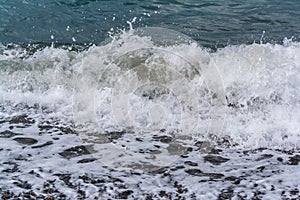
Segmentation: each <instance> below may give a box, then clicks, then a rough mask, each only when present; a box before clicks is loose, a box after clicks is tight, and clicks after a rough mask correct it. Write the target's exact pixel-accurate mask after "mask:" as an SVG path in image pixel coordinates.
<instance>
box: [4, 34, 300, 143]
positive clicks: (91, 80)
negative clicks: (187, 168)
mask: <svg viewBox="0 0 300 200" xmlns="http://www.w3.org/2000/svg"><path fill="white" fill-rule="evenodd" d="M141 49H148V50H149V49H150V50H151V51H153V52H155V54H157V57H158V58H159V57H164V56H165V59H169V61H170V62H169V63H167V64H168V66H167V67H168V69H171V67H172V66H171V61H173V62H174V63H173V64H174V66H175V65H176V64H178V63H179V65H181V64H183V65H189V66H192V68H193V67H194V68H195V69H197V70H198V71H199V75H198V79H197V78H195V77H194V76H196V74H197V73H196V71H197V70H196V71H195V72H194V73H195V74H192V75H189V77H188V78H187V79H186V78H183V77H181V79H180V77H179V80H181V81H183V80H188V81H186V82H183V84H182V85H183V86H184V87H189V88H196V89H198V90H197V91H196V92H195V93H194V94H195V96H193V97H192V96H191V94H188V93H187V94H186V99H181V100H182V101H181V103H180V102H179V103H178V98H177V97H178V95H177V96H176V95H175V96H174V97H172V98H171V99H170V98H169V100H166V98H167V96H163V95H162V96H159V97H156V98H157V100H159V101H158V102H153V101H152V104H151V102H150V104H149V105H148V107H147V106H146V107H145V106H144V105H145V103H147V101H148V100H145V99H143V98H142V99H141V98H140V97H141V94H140V95H137V96H134V95H132V94H133V93H131V94H130V95H131V96H130V98H131V100H130V101H131V103H132V107H130V109H131V117H132V118H134V119H136V120H137V122H136V123H137V124H138V125H136V124H135V125H133V130H135V128H137V127H139V129H137V130H140V128H141V127H142V128H143V127H146V126H148V127H149V121H147V120H149V119H151V117H150V118H149V116H148V114H149V109H150V115H151V116H152V118H153V122H155V123H156V124H157V126H158V127H160V128H161V127H162V126H163V125H162V124H169V126H168V127H169V128H170V130H174V126H171V125H174V124H176V123H177V122H178V120H179V122H178V123H180V122H181V123H182V119H181V118H180V117H182V112H183V109H182V107H180V106H182V105H184V106H186V107H188V106H190V104H192V103H193V102H192V103H191V101H190V100H191V99H190V98H195V101H197V102H198V105H201V106H198V108H197V109H194V110H193V109H192V108H191V110H192V111H191V112H190V114H192V115H187V116H197V117H198V118H199V119H197V120H199V121H197V124H198V129H197V131H196V132H197V134H198V135H200V136H203V135H205V134H208V130H209V129H211V127H210V126H214V124H213V122H212V121H213V120H214V118H213V117H212V110H213V108H214V106H221V107H222V108H224V107H225V108H226V109H223V110H222V112H224V111H226V113H225V114H226V117H225V122H224V127H222V129H218V130H217V131H218V132H214V134H219V135H221V136H225V135H228V136H230V137H231V138H232V142H234V143H237V144H239V145H241V146H245V147H251V148H253V147H261V146H267V147H285V148H294V147H299V144H300V132H299V126H298V125H299V121H300V111H299V100H300V93H299V89H300V88H299V80H300V77H299V76H300V73H299V72H300V44H299V43H297V42H291V41H289V42H287V41H285V42H284V45H279V44H276V45H273V44H251V45H238V46H228V47H225V48H223V49H219V50H217V51H216V52H213V53H212V52H208V51H206V50H205V49H203V48H201V47H200V46H199V45H197V44H196V43H193V42H191V43H185V44H175V45H174V46H157V45H156V44H155V43H153V41H152V40H151V38H150V37H146V36H143V37H142V36H138V35H135V34H132V33H123V34H121V35H120V37H118V38H115V39H113V40H112V41H111V42H109V43H107V44H104V45H99V46H92V47H90V48H89V49H88V50H85V51H80V52H73V51H68V50H63V49H60V48H53V47H47V48H44V49H42V50H38V51H36V52H35V53H34V54H33V55H30V54H29V53H27V52H26V51H25V50H24V49H21V48H18V49H6V48H5V47H1V48H0V52H1V54H0V101H1V107H3V108H2V109H1V112H2V113H1V114H2V115H5V114H7V113H11V114H13V115H15V114H16V112H20V113H22V112H24V110H22V109H19V110H18V109H17V106H16V105H17V104H25V105H28V106H34V105H38V107H39V109H37V111H36V112H38V113H39V114H40V115H44V117H45V118H47V117H49V116H51V117H55V116H56V117H59V118H63V119H65V120H66V121H68V122H69V123H73V122H74V119H75V122H76V120H77V122H78V121H79V122H80V123H81V122H87V121H88V122H92V123H96V125H97V126H96V129H99V130H98V131H109V130H116V129H120V128H124V127H122V126H121V127H120V123H119V122H118V119H116V118H115V117H114V113H113V112H114V111H113V108H112V106H111V102H112V93H113V89H114V86H115V84H116V83H119V82H118V81H120V78H121V77H123V78H124V77H125V75H126V76H127V75H129V76H134V74H136V72H134V70H133V71H132V70H129V71H128V70H127V71H126V70H124V69H121V68H120V67H119V66H118V65H117V64H116V61H117V60H118V59H120V58H122V56H123V58H124V55H126V54H127V55H128V53H129V52H134V51H136V52H138V51H142V50H141ZM153 52H152V53H153ZM163 54H165V55H163ZM122 62H125V64H126V62H127V61H126V60H125V61H124V60H123V61H122ZM128 62H129V60H128ZM134 62H136V61H134ZM155 62H157V60H155ZM180 62H182V63H180ZM145 63H146V62H145ZM127 64H128V63H127ZM148 64H149V66H150V65H153V62H152V63H148ZM179 65H178V66H179ZM192 68H187V69H188V70H190V71H187V72H189V73H190V72H192ZM176 71H178V69H176ZM126 73H127V74H126ZM128 73H132V74H128ZM217 73H218V74H217ZM157 75H158V74H156V76H157ZM196 77H197V76H196ZM199 77H200V78H199ZM216 79H218V80H216ZM220 82H221V83H222V86H223V88H219V87H220V84H215V83H220ZM173 83H175V82H170V84H169V85H168V84H167V85H168V87H171V85H172V84H173ZM91 86H92V87H91ZM175 86H176V85H173V86H172V87H175ZM118 87H121V89H126V88H127V87H128V85H124V87H123V88H122V85H120V84H119V85H118ZM176 87H178V85H177V86H176ZM136 89H137V88H136ZM185 91H186V90H185ZM220 91H223V92H220ZM137 93H138V92H137ZM137 93H136V94H137ZM221 95H223V97H220V96H221ZM216 96H217V97H216ZM175 97H176V98H177V100H176V98H175ZM159 98H160V99H159ZM215 98H224V99H225V98H226V102H225V101H221V104H222V105H217V101H216V102H215V103H214V101H215V100H214V99H215ZM162 101H165V102H164V103H162ZM166 101H167V104H166ZM182 102H185V103H182ZM186 102H188V103H186ZM148 103H149V101H148ZM176 103H177V104H176ZM139 104H141V105H139ZM133 105H134V106H133ZM149 106H150V107H149ZM176 106H177V107H176ZM178 106H179V107H178ZM41 108H43V109H41ZM152 108H153V109H152ZM172 108H174V109H173V110H172ZM205 108H206V109H205ZM151 109H152V110H151ZM45 110H47V112H45ZM161 110H164V112H163V113H161V112H160V111H161ZM8 111H9V112H8ZM26 112H29V111H26ZM180 112H181V113H180ZM176 113H177V114H176ZM178 113H179V115H178ZM215 113H217V111H216V112H215ZM215 113H213V114H215ZM29 114H30V113H29ZM219 114H220V113H219ZM221 115H222V116H225V115H224V113H221ZM143 116H144V119H143ZM178 116H179V118H178ZM78 117H79V118H80V119H78ZM147 117H148V118H147ZM154 118H161V119H167V120H166V123H160V120H156V119H154ZM94 119H96V121H95V120H94ZM155 120H156V121H155ZM176 120H177V121H176ZM180 120H181V121H180ZM186 120H187V121H188V120H189V119H186ZM190 121H191V122H192V123H194V122H193V119H192V118H190ZM185 123H186V122H185ZM222 125H223V124H222ZM94 128H95V127H94ZM131 128H132V126H131ZM172 128H173V129H172ZM175 128H176V127H175ZM177 128H178V127H177Z"/></svg>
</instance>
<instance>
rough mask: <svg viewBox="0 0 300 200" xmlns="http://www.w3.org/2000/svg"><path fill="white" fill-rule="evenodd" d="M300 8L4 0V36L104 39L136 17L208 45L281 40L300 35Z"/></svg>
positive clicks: (258, 3) (0, 32) (176, 0)
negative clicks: (109, 33)
mask: <svg viewBox="0 0 300 200" xmlns="http://www.w3.org/2000/svg"><path fill="white" fill-rule="evenodd" d="M299 11H300V4H299V2H298V1H297V0H288V1H279V0H274V1H273V0H254V1H240V0H229V1H225V0H216V1H212V0H204V1H195V0H154V1H138V0H133V1H124V0H120V1H108V0H68V1H59V0H49V1H44V0H43V1H34V0H16V1H9V0H1V2H0V42H1V43H18V44H28V43H51V42H52V41H53V42H56V43H67V44H71V43H76V44H84V43H86V44H89V43H93V44H98V43H100V42H101V41H103V40H104V39H105V38H107V36H108V32H118V31H119V30H120V29H128V28H129V27H128V24H127V23H126V22H127V21H131V20H132V19H133V18H134V17H136V18H137V20H136V22H135V23H134V25H133V26H134V27H144V26H152V27H163V28H168V29H172V30H176V31H179V32H182V33H184V34H187V35H189V36H191V37H192V38H193V39H194V40H196V41H198V42H199V43H200V44H201V45H203V46H208V47H224V46H226V45H228V44H248V43H253V42H254V41H256V42H259V41H260V40H261V36H262V34H263V31H265V34H264V37H263V40H262V41H263V42H271V43H281V42H282V41H283V39H284V37H288V38H292V37H293V38H294V40H299V37H300V36H299V34H300V12H299ZM51 36H53V37H51ZM72 38H73V40H72ZM75 40H76V41H75Z"/></svg>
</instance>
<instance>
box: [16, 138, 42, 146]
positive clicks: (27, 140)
mask: <svg viewBox="0 0 300 200" xmlns="http://www.w3.org/2000/svg"><path fill="white" fill-rule="evenodd" d="M13 140H15V141H16V142H18V143H20V144H25V145H33V144H36V143H37V142H38V141H37V140H36V139H34V138H27V137H17V138H14V139H13Z"/></svg>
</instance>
